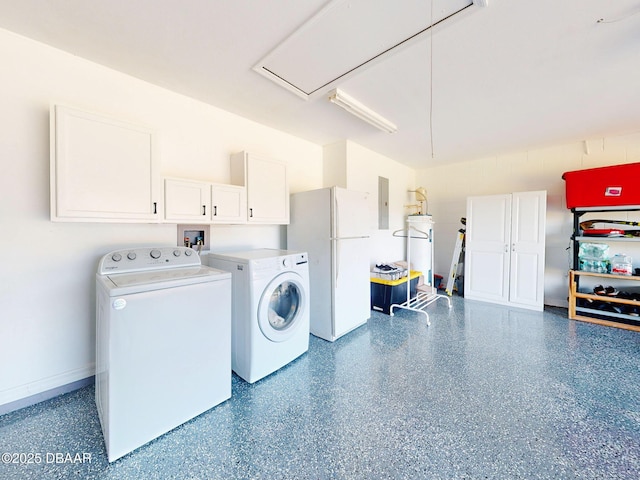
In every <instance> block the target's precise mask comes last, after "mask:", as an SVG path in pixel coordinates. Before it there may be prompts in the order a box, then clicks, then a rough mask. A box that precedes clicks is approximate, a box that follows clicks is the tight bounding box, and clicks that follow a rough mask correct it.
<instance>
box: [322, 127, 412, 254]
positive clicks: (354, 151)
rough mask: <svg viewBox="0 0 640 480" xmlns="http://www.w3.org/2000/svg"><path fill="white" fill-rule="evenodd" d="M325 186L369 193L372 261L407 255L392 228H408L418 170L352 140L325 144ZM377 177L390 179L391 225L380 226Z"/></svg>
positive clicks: (403, 241)
mask: <svg viewBox="0 0 640 480" xmlns="http://www.w3.org/2000/svg"><path fill="white" fill-rule="evenodd" d="M324 150H325V170H324V175H325V186H332V185H335V184H337V185H338V186H341V187H344V188H348V189H350V190H358V191H361V192H368V193H369V197H368V198H369V211H368V212H363V215H368V217H369V223H370V225H371V232H372V233H371V264H372V265H374V264H376V263H380V262H393V261H394V260H402V259H404V258H405V242H406V240H405V239H403V238H400V237H394V236H393V232H394V231H396V230H400V229H402V228H405V226H406V225H405V220H406V215H407V213H408V212H409V211H408V210H407V209H406V208H405V205H407V204H409V203H415V199H414V197H413V194H410V193H408V192H409V190H414V189H415V171H414V170H413V169H411V168H409V167H407V166H405V165H402V164H401V163H398V162H396V161H395V160H393V159H391V158H389V157H385V156H384V155H381V154H379V153H376V152H374V151H372V150H369V149H367V148H365V147H363V146H361V145H359V144H357V143H355V142H352V141H350V140H343V141H341V142H336V143H335V144H331V145H326V146H325V147H324ZM378 177H385V178H387V179H389V229H388V230H379V229H378Z"/></svg>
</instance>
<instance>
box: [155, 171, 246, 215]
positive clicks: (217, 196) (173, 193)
mask: <svg viewBox="0 0 640 480" xmlns="http://www.w3.org/2000/svg"><path fill="white" fill-rule="evenodd" d="M164 212H165V215H164V218H165V220H166V221H168V222H189V223H227V224H229V223H245V222H246V194H245V189H244V187H238V186H235V185H220V184H212V183H207V182H200V181H197V180H187V179H178V178H166V179H165V181H164Z"/></svg>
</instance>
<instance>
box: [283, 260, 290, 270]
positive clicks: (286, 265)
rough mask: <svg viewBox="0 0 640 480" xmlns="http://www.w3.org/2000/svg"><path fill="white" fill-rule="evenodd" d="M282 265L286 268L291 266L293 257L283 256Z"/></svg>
mask: <svg viewBox="0 0 640 480" xmlns="http://www.w3.org/2000/svg"><path fill="white" fill-rule="evenodd" d="M282 266H283V267H284V268H291V259H290V258H283V259H282Z"/></svg>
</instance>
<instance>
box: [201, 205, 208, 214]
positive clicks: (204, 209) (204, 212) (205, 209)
mask: <svg viewBox="0 0 640 480" xmlns="http://www.w3.org/2000/svg"><path fill="white" fill-rule="evenodd" d="M206 214H207V206H206V205H202V215H206Z"/></svg>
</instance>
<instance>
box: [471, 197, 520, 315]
mask: <svg viewBox="0 0 640 480" xmlns="http://www.w3.org/2000/svg"><path fill="white" fill-rule="evenodd" d="M466 230H467V231H466V238H465V242H466V243H465V260H464V262H465V264H464V271H465V275H464V296H465V298H469V299H472V300H482V301H486V302H494V303H508V302H509V268H510V267H509V253H510V252H509V248H510V244H511V238H510V232H511V195H510V194H508V195H486V196H481V197H468V198H467V228H466Z"/></svg>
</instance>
